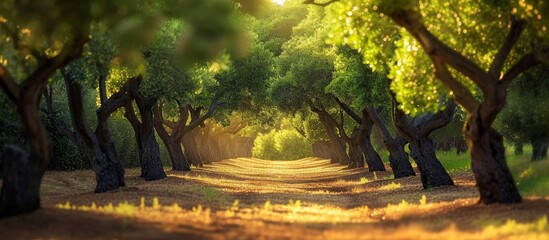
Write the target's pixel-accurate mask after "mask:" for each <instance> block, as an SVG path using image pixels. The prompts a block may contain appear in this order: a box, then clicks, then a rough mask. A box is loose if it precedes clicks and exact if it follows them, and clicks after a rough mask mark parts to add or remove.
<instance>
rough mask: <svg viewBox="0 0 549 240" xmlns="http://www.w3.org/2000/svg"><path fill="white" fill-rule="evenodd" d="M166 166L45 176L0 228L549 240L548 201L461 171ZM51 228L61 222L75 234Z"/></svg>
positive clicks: (123, 234)
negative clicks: (106, 185)
mask: <svg viewBox="0 0 549 240" xmlns="http://www.w3.org/2000/svg"><path fill="white" fill-rule="evenodd" d="M76 173H78V172H76ZM80 173H84V172H80ZM167 173H168V178H167V179H164V180H160V181H152V182H147V181H143V180H142V179H140V178H139V177H137V176H136V175H137V174H139V172H138V171H133V170H131V171H129V175H130V176H128V177H127V180H128V185H129V186H128V187H126V188H123V189H121V190H119V191H114V192H108V193H104V194H92V193H91V191H93V186H88V185H87V184H86V183H87V182H88V181H90V180H91V178H92V177H93V176H91V175H88V174H80V175H78V174H75V173H65V172H58V173H55V172H54V173H48V174H47V175H46V178H45V180H44V182H45V186H44V187H45V189H47V191H45V192H44V194H43V195H44V198H43V199H44V202H45V203H46V209H44V210H41V211H39V212H38V213H35V214H33V215H30V216H27V217H26V218H17V219H13V220H10V221H9V222H8V224H4V225H0V231H2V230H3V229H2V226H3V227H4V230H5V228H10V229H15V231H13V232H18V231H17V229H19V230H20V231H24V230H26V228H25V226H26V223H27V222H31V223H32V224H34V225H35V227H34V228H33V229H34V230H35V231H34V230H33V231H32V232H31V233H28V232H25V233H22V235H18V236H19V237H23V238H35V237H37V236H40V237H46V238H49V237H51V238H60V239H63V238H74V237H80V238H94V237H95V238H97V237H98V235H97V234H100V235H99V236H100V238H122V239H124V238H151V239H158V238H162V239H170V238H173V239H178V238H186V239H189V238H190V239H193V238H196V239H205V238H211V239H261V238H276V239H279V238H287V239H372V238H375V239H395V238H397V239H408V238H410V237H411V236H413V238H429V239H432V238H441V237H444V238H447V239H463V238H465V239H469V238H475V239H477V238H483V239H486V238H492V239H500V238H502V237H514V238H538V239H542V238H547V237H549V226H548V224H547V215H549V199H543V198H537V199H534V198H529V199H526V201H525V203H523V204H519V205H491V206H481V205H477V204H476V201H477V193H476V190H475V189H474V188H473V186H472V176H471V175H470V174H465V173H456V174H454V176H453V177H454V179H456V183H457V185H458V186H455V187H442V188H434V189H427V190H423V189H422V187H421V181H420V179H419V177H417V176H416V177H409V178H403V179H397V180H394V179H392V175H391V174H390V173H389V172H367V171H366V169H347V168H346V167H344V166H341V165H337V164H330V163H329V161H328V160H323V159H317V158H308V159H302V160H296V161H266V160H260V159H249V158H239V159H229V160H224V161H222V162H216V163H214V164H212V165H208V166H206V167H203V168H198V169H193V171H192V172H186V173H185V172H174V171H167ZM73 216H78V218H76V217H73ZM44 219H49V220H48V221H44ZM52 219H54V220H52ZM98 221H100V222H102V223H106V222H108V223H110V225H108V226H107V227H105V225H101V226H102V227H103V228H104V229H102V230H97V229H95V227H94V226H95V225H94V224H95V222H98ZM48 222H49V225H48V227H44V226H43V225H44V224H48ZM77 224H79V225H82V224H86V226H90V227H89V228H86V229H83V230H80V231H79V232H78V233H72V232H71V231H70V230H67V229H70V226H72V227H74V228H77V229H79V227H78V226H76V225H77ZM40 226H42V228H40ZM44 229H45V230H44ZM48 229H50V230H51V229H65V232H70V234H68V235H67V234H65V235H64V234H63V230H59V231H53V232H52V231H49V230H48ZM8 237H10V236H8ZM10 239H11V238H10Z"/></svg>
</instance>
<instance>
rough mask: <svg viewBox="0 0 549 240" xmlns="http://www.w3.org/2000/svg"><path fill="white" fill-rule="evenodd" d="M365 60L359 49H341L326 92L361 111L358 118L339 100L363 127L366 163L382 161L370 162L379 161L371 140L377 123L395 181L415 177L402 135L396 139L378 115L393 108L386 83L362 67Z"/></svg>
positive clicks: (379, 75) (382, 78) (379, 76)
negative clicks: (333, 76) (389, 104)
mask: <svg viewBox="0 0 549 240" xmlns="http://www.w3.org/2000/svg"><path fill="white" fill-rule="evenodd" d="M362 59H363V58H362V55H361V54H360V53H359V52H357V51H356V50H354V49H351V48H349V47H348V46H341V47H340V50H339V54H338V58H337V60H336V63H337V64H336V73H335V75H336V77H335V78H334V80H333V81H332V82H331V83H330V85H329V86H328V87H327V91H329V92H332V93H334V94H335V95H337V96H338V97H339V98H342V99H350V101H352V107H354V108H355V109H362V110H361V112H362V114H361V116H359V115H358V114H357V113H356V112H355V110H353V109H352V108H351V107H349V106H347V104H344V103H343V102H342V101H341V100H339V98H336V101H337V102H338V104H339V105H340V106H341V107H342V108H343V109H344V110H345V111H346V112H347V113H348V114H349V115H350V116H352V119H354V120H355V121H356V122H357V123H358V124H360V128H359V129H360V133H358V134H359V138H360V139H359V140H360V143H361V145H362V149H363V152H364V155H365V156H366V161H370V162H372V163H369V165H374V164H375V163H376V162H380V161H381V160H377V161H372V160H371V159H379V158H380V157H379V155H378V154H377V152H375V150H374V149H373V147H372V144H371V140H370V135H371V131H372V127H373V125H374V124H375V125H376V126H378V128H379V129H380V130H381V134H382V138H383V142H384V143H385V145H386V146H387V149H388V150H389V163H390V165H391V168H392V170H393V173H394V176H395V178H401V177H408V176H414V175H415V173H414V170H413V169H412V165H411V164H410V162H409V161H408V154H407V153H406V152H405V150H404V145H405V144H406V141H405V140H404V139H403V138H402V137H399V136H397V137H396V138H393V137H392V136H391V133H390V132H389V130H388V129H387V126H386V125H385V123H384V121H383V120H382V118H381V117H380V115H379V114H378V111H380V110H381V111H385V112H390V108H388V107H387V102H388V101H390V97H389V94H388V84H387V80H386V79H385V78H384V77H383V76H382V75H381V74H379V73H375V72H373V71H372V70H371V69H370V68H369V67H368V66H367V65H365V64H363V63H362ZM393 119H395V118H393Z"/></svg>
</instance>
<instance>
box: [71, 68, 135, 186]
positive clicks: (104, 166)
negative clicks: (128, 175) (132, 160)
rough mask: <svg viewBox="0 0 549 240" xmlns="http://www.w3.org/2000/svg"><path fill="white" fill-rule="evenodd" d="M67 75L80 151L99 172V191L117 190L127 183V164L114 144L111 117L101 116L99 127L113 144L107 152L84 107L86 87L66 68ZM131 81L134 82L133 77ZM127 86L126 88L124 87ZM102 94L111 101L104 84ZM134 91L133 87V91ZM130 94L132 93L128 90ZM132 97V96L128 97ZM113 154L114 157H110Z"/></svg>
mask: <svg viewBox="0 0 549 240" xmlns="http://www.w3.org/2000/svg"><path fill="white" fill-rule="evenodd" d="M62 74H63V78H64V79H65V85H66V88H67V98H68V102H69V109H70V114H71V120H72V125H73V128H74V136H75V140H76V142H78V143H79V144H77V146H79V149H80V151H82V152H83V153H84V154H85V155H86V157H87V158H88V160H89V161H90V164H91V166H92V169H93V170H94V172H95V178H96V183H97V184H96V187H95V192H96V193H99V192H105V191H109V190H114V189H117V188H118V187H123V186H125V185H126V184H125V182H124V167H123V166H122V163H121V162H120V160H119V159H118V158H117V157H116V150H115V149H114V146H113V145H112V136H111V130H110V127H109V125H108V117H98V121H99V122H100V123H99V124H98V126H99V127H100V128H98V129H99V132H101V133H100V135H102V136H103V138H108V139H107V140H105V142H107V143H109V144H108V146H109V147H107V148H106V151H105V152H104V151H103V149H101V146H100V144H99V140H98V137H97V135H96V134H94V133H93V131H92V130H91V128H90V126H89V125H88V122H87V120H86V117H85V115H84V106H83V99H82V86H81V85H80V84H79V83H77V82H76V81H75V79H73V78H72V76H70V74H67V73H65V71H62ZM104 81H105V78H104V77H103V76H102V77H100V79H99V83H100V85H104ZM129 81H134V80H133V79H130V80H129ZM123 88H124V87H123ZM100 91H101V93H100V95H101V96H102V101H101V102H102V105H103V104H108V101H103V100H105V98H106V97H105V96H103V95H104V94H103V93H104V92H103V91H105V88H104V87H100ZM129 91H131V90H129ZM126 94H131V92H130V93H126ZM127 99H128V100H129V99H130V97H127ZM109 156H110V157H109Z"/></svg>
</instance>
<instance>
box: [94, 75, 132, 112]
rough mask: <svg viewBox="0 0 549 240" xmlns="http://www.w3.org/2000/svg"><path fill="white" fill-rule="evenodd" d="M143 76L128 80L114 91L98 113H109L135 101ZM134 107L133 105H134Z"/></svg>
mask: <svg viewBox="0 0 549 240" xmlns="http://www.w3.org/2000/svg"><path fill="white" fill-rule="evenodd" d="M141 79H142V78H141V76H139V77H132V78H129V79H128V80H126V82H125V83H124V85H123V86H122V87H121V88H120V90H119V91H118V92H116V93H114V94H113V95H112V96H111V97H110V98H109V100H107V102H106V103H105V104H102V105H101V107H100V108H99V109H97V112H98V113H101V114H105V115H109V114H111V113H113V112H114V111H116V110H117V109H119V108H121V107H124V106H126V105H128V104H129V103H131V102H132V101H133V98H134V95H135V92H136V91H137V88H138V86H139V84H140V82H141ZM132 108H133V107H132Z"/></svg>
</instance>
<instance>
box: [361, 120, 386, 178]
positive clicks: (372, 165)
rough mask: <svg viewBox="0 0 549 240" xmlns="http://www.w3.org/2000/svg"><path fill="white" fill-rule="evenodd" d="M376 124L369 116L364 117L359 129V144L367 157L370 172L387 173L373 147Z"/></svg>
mask: <svg viewBox="0 0 549 240" xmlns="http://www.w3.org/2000/svg"><path fill="white" fill-rule="evenodd" d="M373 127H374V122H373V121H372V119H370V118H369V117H368V115H366V116H364V115H363V117H362V123H361V124H360V128H359V134H358V138H359V142H360V147H361V150H362V152H364V156H366V163H367V164H368V171H370V172H373V171H386V170H385V165H384V164H383V161H382V160H381V157H380V156H379V154H378V153H377V152H376V150H375V149H374V147H373V146H372V140H371V136H372V128H373Z"/></svg>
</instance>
